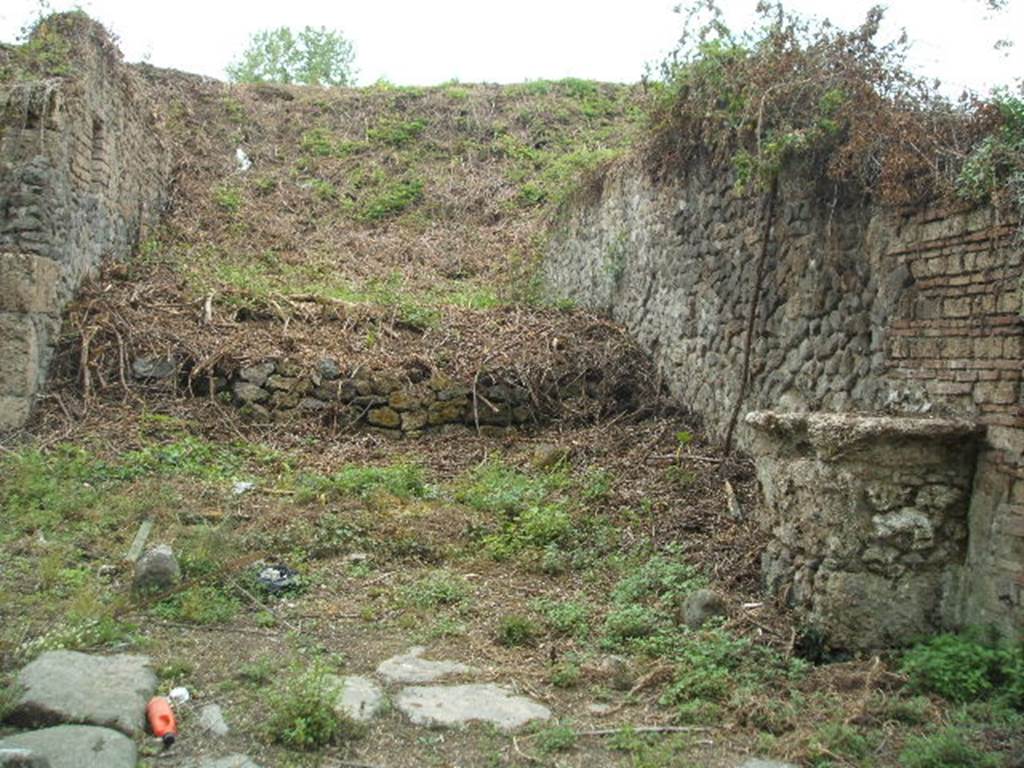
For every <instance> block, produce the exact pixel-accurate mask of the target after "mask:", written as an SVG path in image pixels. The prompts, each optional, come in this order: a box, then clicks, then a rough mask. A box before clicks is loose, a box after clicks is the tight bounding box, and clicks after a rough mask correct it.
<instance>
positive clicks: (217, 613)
mask: <svg viewBox="0 0 1024 768" xmlns="http://www.w3.org/2000/svg"><path fill="white" fill-rule="evenodd" d="M240 608H241V605H240V603H239V602H238V600H237V599H236V598H234V597H233V596H231V595H228V594H225V593H224V592H223V591H222V590H220V589H217V588H215V587H210V586H194V587H189V588H187V589H184V590H182V591H181V592H178V593H177V594H175V595H173V596H171V597H169V598H167V599H166V600H163V601H161V602H160V603H157V604H156V605H155V606H154V607H153V609H152V610H153V613H154V614H156V615H157V616H159V617H160V618H162V619H167V620H169V621H183V622H188V623H190V624H223V623H226V622H229V621H231V620H232V619H233V618H235V616H236V615H237V614H238V611H239V609H240Z"/></svg>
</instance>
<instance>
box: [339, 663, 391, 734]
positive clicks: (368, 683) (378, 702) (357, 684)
mask: <svg viewBox="0 0 1024 768" xmlns="http://www.w3.org/2000/svg"><path fill="white" fill-rule="evenodd" d="M328 682H329V684H330V685H331V686H333V687H335V688H336V689H338V690H340V693H339V694H338V699H337V701H336V702H335V704H334V708H335V710H337V711H338V712H340V713H342V714H344V715H347V716H348V717H351V718H352V719H353V720H356V721H358V722H361V723H363V722H367V721H368V720H371V719H373V716H374V715H376V714H377V713H378V712H379V711H380V710H381V708H382V707H383V706H384V691H382V690H381V687H380V686H379V685H377V684H376V683H375V682H373V680H370V679H369V678H368V677H360V676H358V675H349V676H348V677H335V676H334V675H330V676H329V681H328Z"/></svg>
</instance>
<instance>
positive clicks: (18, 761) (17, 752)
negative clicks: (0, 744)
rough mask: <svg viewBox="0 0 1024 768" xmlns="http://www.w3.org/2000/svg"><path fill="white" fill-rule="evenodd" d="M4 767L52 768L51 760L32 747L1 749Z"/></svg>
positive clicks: (0, 762) (0, 761)
mask: <svg viewBox="0 0 1024 768" xmlns="http://www.w3.org/2000/svg"><path fill="white" fill-rule="evenodd" d="M0 766H2V768H51V767H50V761H49V760H47V759H46V758H45V757H43V756H42V755H40V754H39V753H38V752H33V751H32V750H31V749H14V748H9V749H0Z"/></svg>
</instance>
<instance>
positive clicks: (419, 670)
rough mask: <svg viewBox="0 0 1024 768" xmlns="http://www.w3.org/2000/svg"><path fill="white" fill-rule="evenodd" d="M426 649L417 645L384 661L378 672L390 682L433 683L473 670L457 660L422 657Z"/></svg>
mask: <svg viewBox="0 0 1024 768" xmlns="http://www.w3.org/2000/svg"><path fill="white" fill-rule="evenodd" d="M426 650H427V649H426V648H424V647H422V646H416V647H415V648H410V649H409V651H408V652H407V653H403V654H402V655H401V656H394V657H392V658H390V659H388V660H387V661H383V662H381V664H380V666H379V667H377V674H378V675H380V676H381V677H383V678H384V679H385V680H387V681H388V682H389V683H431V682H433V681H435V680H440V679H441V678H442V677H446V676H447V675H458V674H464V673H467V672H472V671H473V670H472V669H471V668H470V667H467V666H466V665H465V664H459V663H458V662H456V661H430V660H429V659H423V658H420V657H421V656H422V655H423V654H424V652H425V651H426Z"/></svg>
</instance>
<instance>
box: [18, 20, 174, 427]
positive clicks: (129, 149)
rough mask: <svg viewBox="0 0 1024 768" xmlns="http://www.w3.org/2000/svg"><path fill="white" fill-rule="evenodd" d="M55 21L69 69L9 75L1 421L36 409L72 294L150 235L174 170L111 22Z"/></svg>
mask: <svg viewBox="0 0 1024 768" xmlns="http://www.w3.org/2000/svg"><path fill="white" fill-rule="evenodd" d="M48 23H51V24H53V25H56V26H58V27H59V28H60V29H61V30H62V33H63V34H64V36H65V37H66V39H67V40H68V41H69V42H70V43H71V50H70V52H69V55H68V59H69V61H70V62H71V65H70V71H71V73H72V74H70V75H69V76H66V77H59V78H49V79H44V80H24V79H23V80H15V81H13V82H8V83H4V84H0V429H6V428H12V427H18V426H21V425H22V424H23V423H24V422H25V420H26V419H27V418H28V416H29V413H30V411H31V408H32V404H33V401H34V398H35V396H36V395H37V393H38V392H39V391H40V389H41V388H42V386H43V384H44V383H45V380H46V372H47V368H48V366H49V361H50V357H51V354H52V349H53V345H54V342H55V340H56V336H57V334H58V333H59V330H60V316H61V311H62V309H63V307H64V305H65V303H66V302H67V301H68V300H69V299H70V298H71V296H72V295H73V294H74V291H75V289H76V288H77V286H78V285H79V284H80V283H81V281H82V280H83V279H84V278H85V277H86V276H87V275H89V274H90V273H91V272H92V271H93V270H94V269H95V268H96V266H97V265H98V264H99V262H100V259H101V258H119V257H124V256H127V255H128V254H130V253H131V252H132V250H133V249H134V248H135V247H136V246H137V244H138V243H139V242H140V240H141V239H143V238H144V237H145V231H146V228H147V227H149V226H151V225H153V224H154V223H155V222H156V220H157V218H158V216H159V213H160V208H161V206H162V202H163V199H164V191H165V188H166V186H167V180H168V178H169V158H168V155H167V153H166V152H165V151H164V148H163V146H162V144H161V140H160V131H159V129H158V125H157V120H156V117H155V114H154V107H155V102H154V101H153V100H152V98H151V97H150V96H149V95H148V93H147V91H146V88H145V86H144V84H143V83H142V82H141V81H140V79H139V78H137V77H136V76H135V75H134V74H133V73H132V71H131V70H130V69H129V68H128V67H126V66H125V65H123V64H122V63H121V60H120V53H119V52H118V51H117V49H116V47H115V46H114V45H113V43H112V42H111V40H110V38H109V36H108V35H107V33H106V31H105V30H103V28H102V27H100V26H99V25H98V24H96V23H94V22H92V21H89V20H88V19H86V18H84V17H82V16H81V15H78V14H69V15H65V16H57V17H53V18H51V20H50V22H48Z"/></svg>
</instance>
